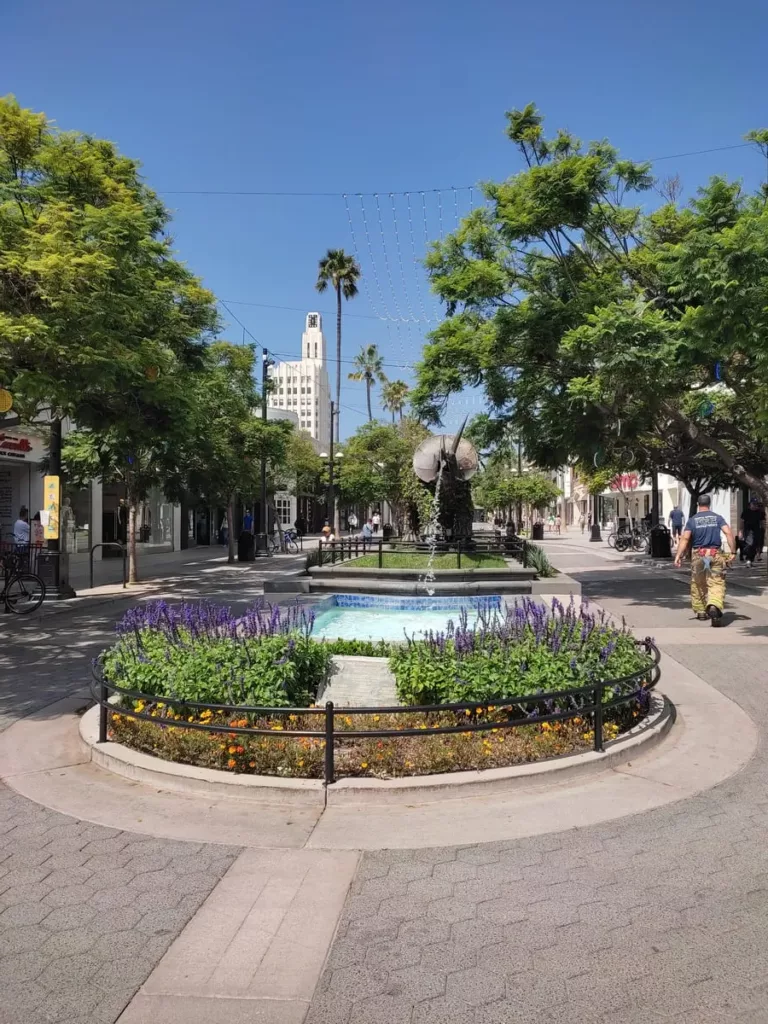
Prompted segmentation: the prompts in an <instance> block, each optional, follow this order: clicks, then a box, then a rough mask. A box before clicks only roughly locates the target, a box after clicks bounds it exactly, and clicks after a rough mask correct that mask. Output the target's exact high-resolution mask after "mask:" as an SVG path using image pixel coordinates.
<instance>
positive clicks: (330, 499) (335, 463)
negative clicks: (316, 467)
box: [320, 439, 344, 534]
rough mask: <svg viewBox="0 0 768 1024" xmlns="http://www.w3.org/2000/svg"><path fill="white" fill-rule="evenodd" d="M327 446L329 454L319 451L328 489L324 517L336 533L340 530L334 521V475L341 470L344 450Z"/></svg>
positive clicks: (335, 515) (335, 513)
mask: <svg viewBox="0 0 768 1024" xmlns="http://www.w3.org/2000/svg"><path fill="white" fill-rule="evenodd" d="M331 440H333V439H331ZM329 447H330V449H331V451H330V454H329V453H328V452H320V458H321V459H322V460H323V461H324V462H325V464H326V465H327V466H328V491H327V494H326V499H325V504H326V517H325V518H326V519H327V520H328V522H329V524H330V525H331V528H332V529H333V531H334V533H335V534H338V533H339V532H340V531H339V529H338V524H337V522H336V519H337V510H336V501H335V498H336V492H335V487H336V480H335V477H336V476H337V473H338V472H339V471H340V470H341V460H342V459H343V458H344V452H334V450H333V444H331V445H330V446H329Z"/></svg>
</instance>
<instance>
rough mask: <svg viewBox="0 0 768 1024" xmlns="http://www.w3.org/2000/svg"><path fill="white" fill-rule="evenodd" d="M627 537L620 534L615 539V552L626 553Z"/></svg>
mask: <svg viewBox="0 0 768 1024" xmlns="http://www.w3.org/2000/svg"><path fill="white" fill-rule="evenodd" d="M629 543H630V542H629V537H628V536H627V535H626V534H625V533H620V534H619V535H618V536H617V538H616V545H615V547H616V550H617V551H626V550H627V549H628V547H629Z"/></svg>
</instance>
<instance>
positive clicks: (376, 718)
mask: <svg viewBox="0 0 768 1024" xmlns="http://www.w3.org/2000/svg"><path fill="white" fill-rule="evenodd" d="M380 717H381V716H380V715H374V716H373V720H374V722H378V720H379V718H380Z"/></svg>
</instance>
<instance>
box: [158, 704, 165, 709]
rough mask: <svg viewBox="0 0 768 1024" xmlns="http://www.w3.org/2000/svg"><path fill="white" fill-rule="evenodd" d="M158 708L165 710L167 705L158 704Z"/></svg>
mask: <svg viewBox="0 0 768 1024" xmlns="http://www.w3.org/2000/svg"><path fill="white" fill-rule="evenodd" d="M157 706H158V707H159V708H164V707H165V704H163V703H158V705H157Z"/></svg>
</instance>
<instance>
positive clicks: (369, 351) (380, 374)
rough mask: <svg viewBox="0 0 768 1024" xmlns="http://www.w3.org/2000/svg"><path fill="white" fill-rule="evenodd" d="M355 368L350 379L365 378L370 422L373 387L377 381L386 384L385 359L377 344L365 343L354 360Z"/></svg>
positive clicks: (371, 417)
mask: <svg viewBox="0 0 768 1024" xmlns="http://www.w3.org/2000/svg"><path fill="white" fill-rule="evenodd" d="M353 362H354V364H355V369H354V371H353V372H352V373H350V375H349V379H350V380H364V381H365V394H366V398H367V399H368V422H369V423H370V421H371V420H372V419H373V412H372V411H371V388H372V387H373V385H374V383H375V382H376V381H379V383H381V384H386V382H387V378H386V376H385V374H384V360H383V359H382V358H381V356H380V355H379V350H378V348H377V347H376V345H363V347H362V348H361V349H360V351H359V352H358V353H357V355H356V356H355V358H354V360H353Z"/></svg>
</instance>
